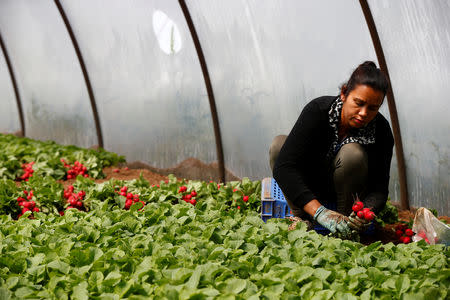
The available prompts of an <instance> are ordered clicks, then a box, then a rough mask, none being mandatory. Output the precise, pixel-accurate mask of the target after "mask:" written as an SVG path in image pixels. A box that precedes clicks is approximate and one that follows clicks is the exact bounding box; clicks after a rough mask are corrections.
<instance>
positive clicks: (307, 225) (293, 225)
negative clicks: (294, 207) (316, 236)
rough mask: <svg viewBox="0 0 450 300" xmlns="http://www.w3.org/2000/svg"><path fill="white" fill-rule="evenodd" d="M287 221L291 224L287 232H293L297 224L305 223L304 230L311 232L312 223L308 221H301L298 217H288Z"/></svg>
mask: <svg viewBox="0 0 450 300" xmlns="http://www.w3.org/2000/svg"><path fill="white" fill-rule="evenodd" d="M288 220H289V221H291V222H292V223H291V225H289V228H288V230H294V229H295V227H297V224H298V223H305V225H306V230H311V229H312V228H313V225H312V223H311V222H310V221H308V220H303V219H302V218H300V217H289V218H288Z"/></svg>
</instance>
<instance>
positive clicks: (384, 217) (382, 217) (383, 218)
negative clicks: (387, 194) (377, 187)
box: [375, 201, 399, 227]
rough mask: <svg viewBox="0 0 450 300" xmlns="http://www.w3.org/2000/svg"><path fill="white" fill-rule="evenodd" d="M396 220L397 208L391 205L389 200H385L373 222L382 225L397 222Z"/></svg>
mask: <svg viewBox="0 0 450 300" xmlns="http://www.w3.org/2000/svg"><path fill="white" fill-rule="evenodd" d="M398 221H399V220H398V209H397V208H396V207H395V206H394V205H392V203H391V201H387V202H386V205H385V206H384V207H383V209H382V210H381V211H380V212H379V213H378V214H377V215H376V217H375V222H377V223H378V224H379V225H380V226H382V227H384V226H385V225H386V224H394V223H397V222H398Z"/></svg>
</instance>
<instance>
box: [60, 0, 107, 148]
mask: <svg viewBox="0 0 450 300" xmlns="http://www.w3.org/2000/svg"><path fill="white" fill-rule="evenodd" d="M54 1H55V4H56V7H57V8H58V11H59V13H60V14H61V17H62V19H63V21H64V24H65V25H66V28H67V31H68V33H69V36H70V39H71V40H72V44H73V47H74V48H75V52H76V54H77V58H78V62H79V63H80V67H81V70H82V72H83V77H84V81H85V83H86V88H87V90H88V94H89V100H90V102H91V107H92V113H93V115H94V122H95V129H96V131H97V139H98V146H100V147H101V148H103V134H102V128H101V125H100V118H99V116H98V110H97V104H96V101H95V96H94V91H93V89H92V85H91V81H90V79H89V74H88V71H87V69H86V64H85V63H84V59H83V55H82V54H81V50H80V47H79V46H78V42H77V39H76V37H75V34H74V32H73V30H72V26H71V25H70V22H69V19H68V18H67V15H66V13H65V11H64V8H63V7H62V5H61V3H60V1H59V0H54Z"/></svg>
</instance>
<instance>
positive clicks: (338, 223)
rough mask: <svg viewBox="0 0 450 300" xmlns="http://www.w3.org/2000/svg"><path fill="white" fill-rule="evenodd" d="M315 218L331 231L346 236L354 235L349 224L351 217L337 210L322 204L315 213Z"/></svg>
mask: <svg viewBox="0 0 450 300" xmlns="http://www.w3.org/2000/svg"><path fill="white" fill-rule="evenodd" d="M314 220H316V221H317V223H319V224H320V225H322V226H323V227H325V228H326V229H328V230H329V231H331V233H336V232H339V233H341V234H342V235H343V236H344V237H350V236H351V235H352V229H351V228H350V226H349V218H348V217H346V216H344V215H343V214H340V213H338V212H336V211H333V210H330V209H327V208H325V206H323V205H322V206H320V207H319V208H318V209H317V210H316V213H315V214H314Z"/></svg>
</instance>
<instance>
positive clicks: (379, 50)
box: [359, 0, 409, 209]
mask: <svg viewBox="0 0 450 300" xmlns="http://www.w3.org/2000/svg"><path fill="white" fill-rule="evenodd" d="M359 3H360V5H361V9H362V11H363V13H364V17H365V19H366V23H367V26H368V27H369V32H370V36H371V38H372V42H373V46H374V47H375V52H376V54H377V59H378V63H379V64H380V69H381V70H382V71H383V72H384V73H385V74H386V76H387V78H388V81H389V89H388V91H387V94H386V97H387V100H388V106H389V113H390V115H391V122H392V131H393V134H394V140H395V153H396V156H397V163H398V177H399V181H400V205H401V207H402V208H403V209H409V199H408V185H407V180H406V164H405V157H404V154H403V142H402V135H401V134H400V124H399V121H398V115H397V107H396V105H395V99H394V93H393V90H392V83H391V78H390V76H389V71H388V67H387V64H386V59H385V57H384V51H383V47H382V46H381V41H380V37H379V35H378V31H377V27H376V26H375V21H374V20H373V16H372V12H371V11H370V7H369V4H368V3H367V0H359Z"/></svg>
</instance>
